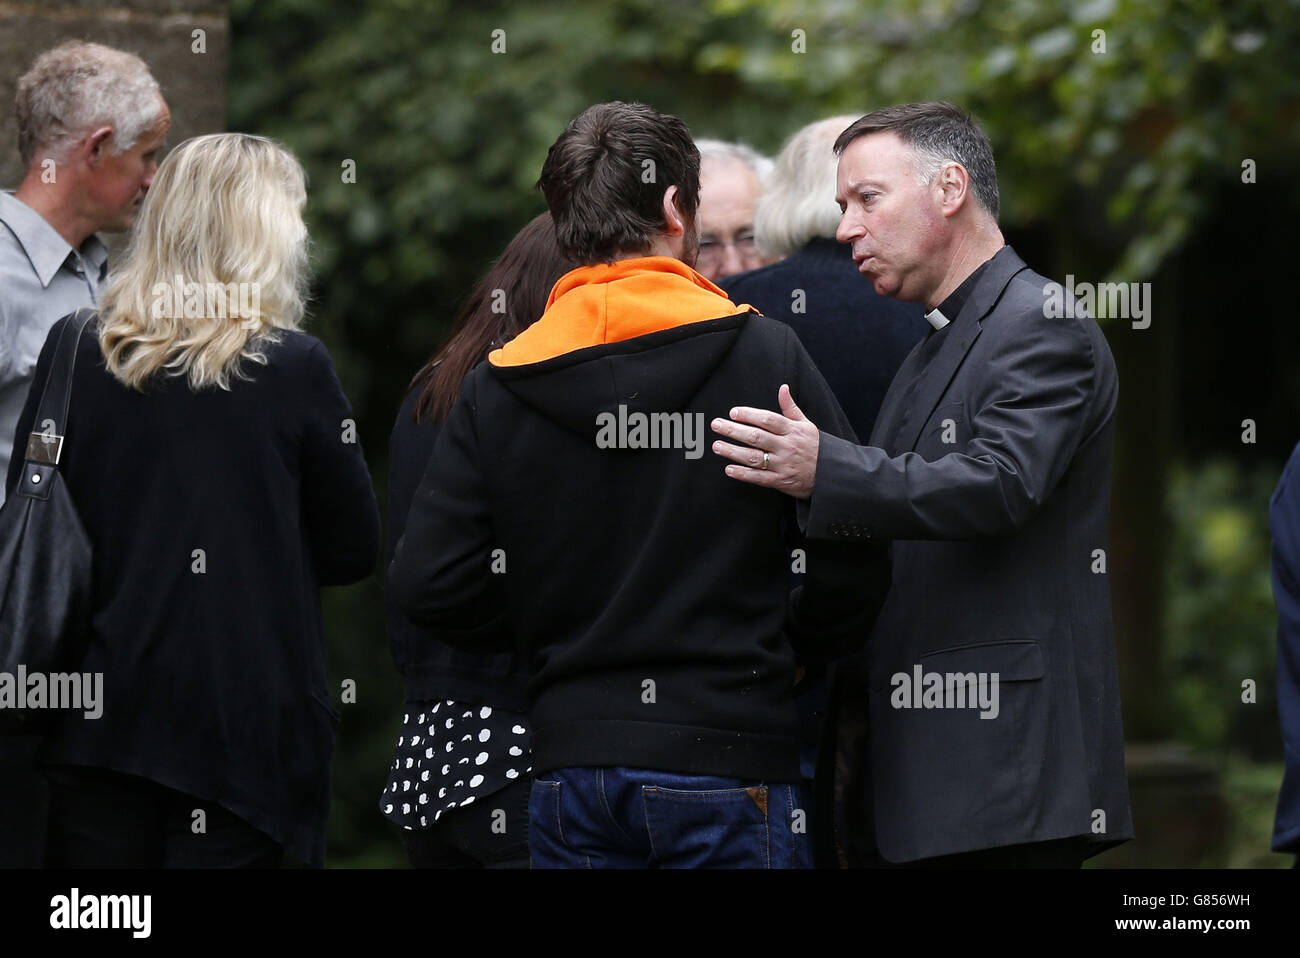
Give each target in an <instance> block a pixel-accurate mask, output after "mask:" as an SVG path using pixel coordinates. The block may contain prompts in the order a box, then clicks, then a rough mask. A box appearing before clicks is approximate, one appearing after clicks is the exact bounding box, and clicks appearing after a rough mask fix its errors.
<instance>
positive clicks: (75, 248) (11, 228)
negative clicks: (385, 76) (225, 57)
mask: <svg viewBox="0 0 1300 958" xmlns="http://www.w3.org/2000/svg"><path fill="white" fill-rule="evenodd" d="M14 116H15V119H16V120H17V130H16V133H17V145H18V153H19V157H20V158H21V160H22V165H23V170H24V174H23V178H22V181H21V182H20V183H19V185H18V189H17V190H16V191H13V192H10V191H4V192H0V476H3V475H4V474H5V471H6V469H7V468H8V464H9V450H10V449H11V448H12V447H13V439H14V427H15V425H16V424H17V422H18V413H19V412H20V411H21V410H22V407H23V400H24V399H25V398H26V396H27V388H28V386H29V385H31V381H32V371H33V369H34V368H35V367H36V357H37V354H39V353H40V351H41V345H42V344H43V343H44V342H45V334H46V333H47V332H49V329H50V327H51V326H53V325H54V323H55V321H56V320H58V319H59V318H60V317H62V316H66V315H67V314H68V313H70V312H72V311H73V310H75V309H77V308H79V307H82V306H93V305H94V304H95V300H96V299H97V298H98V296H99V294H100V292H101V290H102V288H103V285H104V283H105V280H106V278H107V274H108V249H107V247H105V245H104V244H103V242H102V241H101V240H100V239H99V237H98V236H97V235H95V234H96V233H113V232H120V231H122V230H126V229H129V228H130V226H131V220H132V218H133V217H134V216H135V214H136V211H137V210H138V209H139V206H140V199H141V197H143V196H144V194H145V191H146V190H148V188H149V183H150V181H151V180H152V179H153V175H154V172H155V171H156V170H157V168H158V164H157V160H158V153H159V151H160V150H161V149H162V146H163V142H164V140H165V139H166V137H167V131H168V129H169V127H170V125H171V114H170V113H169V112H168V109H167V103H166V101H165V100H164V99H163V97H162V94H161V92H160V91H159V89H158V83H157V81H155V80H154V78H153V77H152V76H151V75H150V73H149V68H148V67H147V66H146V65H145V63H144V61H143V60H141V59H140V58H139V57H137V56H135V55H134V54H130V53H126V52H124V51H122V50H114V49H112V48H111V47H105V46H101V45H100V44H97V43H83V42H81V41H78V40H73V41H68V42H66V43H62V44H60V45H59V46H57V47H54V48H53V49H51V50H46V51H45V52H44V53H41V54H40V55H39V56H37V57H36V59H35V61H34V62H33V63H32V65H31V67H30V68H29V69H28V71H27V72H26V73H24V74H23V75H22V76H21V77H20V78H19V80H18V84H17V89H16V91H15V95H14ZM3 501H4V492H3V490H0V502H3ZM38 744H39V741H38V739H37V738H36V737H35V736H32V735H19V736H13V737H8V738H5V739H3V740H0V868H16V867H38V866H39V865H40V864H41V856H42V855H43V853H44V849H45V805H46V795H45V791H46V789H45V780H44V779H43V778H42V777H41V776H40V775H39V774H38V773H37V772H36V771H35V769H34V768H33V767H32V761H33V757H34V755H35V752H36V748H37V745H38Z"/></svg>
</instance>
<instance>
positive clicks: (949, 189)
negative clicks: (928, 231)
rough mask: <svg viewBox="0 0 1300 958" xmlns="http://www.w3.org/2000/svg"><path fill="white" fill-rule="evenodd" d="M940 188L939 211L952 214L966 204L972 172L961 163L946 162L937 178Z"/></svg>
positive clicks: (948, 214) (937, 184)
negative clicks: (968, 171) (967, 170)
mask: <svg viewBox="0 0 1300 958" xmlns="http://www.w3.org/2000/svg"><path fill="white" fill-rule="evenodd" d="M935 185H936V187H937V188H938V189H939V192H940V197H939V212H940V213H942V214H943V215H944V216H952V215H954V214H955V213H957V212H958V211H959V210H960V209H961V208H962V207H963V206H965V205H966V197H967V196H968V195H969V193H970V174H969V173H967V172H966V167H964V166H962V165H961V164H960V163H945V164H944V165H943V166H942V167H941V168H940V169H939V175H938V176H937V177H936V178H935Z"/></svg>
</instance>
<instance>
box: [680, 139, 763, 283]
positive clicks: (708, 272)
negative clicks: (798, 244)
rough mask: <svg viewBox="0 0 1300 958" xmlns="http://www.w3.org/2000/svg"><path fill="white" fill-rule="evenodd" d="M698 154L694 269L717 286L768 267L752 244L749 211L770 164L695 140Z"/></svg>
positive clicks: (740, 150) (738, 148) (736, 146)
mask: <svg viewBox="0 0 1300 958" xmlns="http://www.w3.org/2000/svg"><path fill="white" fill-rule="evenodd" d="M695 146H696V148H697V149H698V150H699V151H700V207H699V220H700V254H699V259H698V260H697V261H696V264H695V268H696V269H697V270H698V271H699V272H700V275H702V276H704V277H705V278H706V279H709V280H712V281H713V282H715V283H716V282H718V280H720V279H722V278H723V277H724V276H732V275H734V274H736V273H741V272H744V271H745V270H747V269H755V268H757V267H759V266H762V265H763V264H764V263H767V262H770V259H768V258H767V257H766V256H765V255H764V251H763V250H761V249H760V248H759V246H758V245H757V244H756V243H755V241H754V207H755V205H756V204H757V203H758V196H759V193H760V192H761V191H762V189H763V181H764V180H765V179H766V178H767V175H768V173H769V172H770V171H771V169H772V161H771V160H769V159H768V158H767V157H765V156H761V155H760V154H758V153H756V152H754V150H752V149H750V148H749V147H747V146H745V145H744V144H743V143H726V142H724V141H722V140H708V139H705V140H696V141H695Z"/></svg>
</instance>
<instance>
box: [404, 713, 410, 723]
mask: <svg viewBox="0 0 1300 958" xmlns="http://www.w3.org/2000/svg"><path fill="white" fill-rule="evenodd" d="M409 721H411V716H410V714H409V713H407V712H403V713H402V724H403V725H405V724H406V723H407V722H409Z"/></svg>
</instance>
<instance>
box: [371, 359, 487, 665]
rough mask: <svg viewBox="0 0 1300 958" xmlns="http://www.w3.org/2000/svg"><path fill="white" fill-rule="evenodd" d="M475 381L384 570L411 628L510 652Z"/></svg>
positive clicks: (442, 438) (469, 647)
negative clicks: (483, 464) (481, 455)
mask: <svg viewBox="0 0 1300 958" xmlns="http://www.w3.org/2000/svg"><path fill="white" fill-rule="evenodd" d="M475 381H476V376H475V374H473V373H471V374H470V376H468V377H467V378H466V380H465V384H464V386H463V387H462V389H461V395H460V399H459V400H457V402H456V405H455V406H454V407H452V410H451V413H450V414H449V415H448V417H447V421H446V422H445V423H444V424H443V427H442V431H441V433H440V434H439V436H438V441H437V443H436V444H435V446H434V448H433V454H432V455H431V456H430V457H429V462H428V465H427V467H426V468H425V473H424V478H423V480H421V482H420V487H419V489H417V490H416V493H415V498H414V499H413V500H412V502H411V508H410V509H409V510H408V511H407V514H406V531H405V533H404V534H403V535H402V538H401V540H400V541H399V542H398V543H397V550H396V553H395V555H394V557H393V562H392V565H391V566H390V567H389V570H388V588H389V592H390V597H391V599H392V601H393V602H395V603H396V604H397V607H398V608H400V609H401V610H402V611H403V612H404V613H405V614H406V616H407V618H408V619H410V620H411V621H412V622H414V623H416V624H417V625H422V626H425V627H426V628H437V629H438V638H439V639H441V640H442V641H444V642H446V643H447V644H448V645H451V646H453V647H454V648H458V649H463V650H465V651H469V652H504V651H509V650H510V648H511V643H512V632H511V630H510V629H509V628H508V627H507V623H508V614H507V602H506V596H505V594H504V593H505V590H504V588H503V585H502V583H501V581H500V580H501V578H502V577H501V576H499V575H496V574H494V573H493V572H492V569H491V566H492V551H493V547H494V542H495V533H494V529H493V525H492V513H491V503H490V500H489V498H488V493H487V483H486V480H485V479H484V475H483V471H482V469H481V467H480V460H479V451H478V432H477V429H476V428H475V418H476V414H477V409H478V405H477V402H476V391H475Z"/></svg>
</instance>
